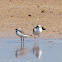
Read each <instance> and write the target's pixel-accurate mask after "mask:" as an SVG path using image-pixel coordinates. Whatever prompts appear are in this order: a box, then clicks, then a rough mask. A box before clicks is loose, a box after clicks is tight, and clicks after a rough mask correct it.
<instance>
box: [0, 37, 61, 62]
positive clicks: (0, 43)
mask: <svg viewBox="0 0 62 62" xmlns="http://www.w3.org/2000/svg"><path fill="white" fill-rule="evenodd" d="M18 50H19V53H20V52H21V53H20V55H21V56H19V57H17V56H16V52H17V51H18ZM19 53H18V54H19ZM22 61H23V62H35V61H36V62H62V40H59V39H47V40H46V39H39V42H38V45H36V44H35V42H34V39H25V43H24V48H23V49H21V40H20V38H18V39H0V62H22Z"/></svg>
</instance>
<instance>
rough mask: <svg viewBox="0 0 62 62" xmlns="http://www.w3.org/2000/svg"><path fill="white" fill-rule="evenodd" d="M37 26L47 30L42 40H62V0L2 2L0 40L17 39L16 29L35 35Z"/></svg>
mask: <svg viewBox="0 0 62 62" xmlns="http://www.w3.org/2000/svg"><path fill="white" fill-rule="evenodd" d="M37 24H40V25H41V26H44V27H45V28H46V30H45V31H43V33H41V34H40V38H61V39H62V0H48V1H46V0H5V1H4V0H1V1H0V38H17V37H18V36H16V34H15V28H20V27H21V28H22V29H23V30H24V31H25V33H27V34H30V35H33V34H32V31H33V27H35V26H36V25H37Z"/></svg>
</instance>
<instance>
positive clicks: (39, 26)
mask: <svg viewBox="0 0 62 62" xmlns="http://www.w3.org/2000/svg"><path fill="white" fill-rule="evenodd" d="M37 27H38V28H42V30H46V29H45V28H44V27H43V26H41V25H37Z"/></svg>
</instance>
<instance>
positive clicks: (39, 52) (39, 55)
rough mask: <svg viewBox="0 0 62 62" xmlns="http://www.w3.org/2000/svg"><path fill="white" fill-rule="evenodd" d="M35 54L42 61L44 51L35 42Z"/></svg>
mask: <svg viewBox="0 0 62 62" xmlns="http://www.w3.org/2000/svg"><path fill="white" fill-rule="evenodd" d="M33 54H34V55H35V56H36V57H37V58H38V59H40V57H41V55H42V50H41V49H40V47H39V45H38V44H36V42H34V46H33Z"/></svg>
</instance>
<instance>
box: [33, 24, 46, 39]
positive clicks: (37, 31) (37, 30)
mask: <svg viewBox="0 0 62 62" xmlns="http://www.w3.org/2000/svg"><path fill="white" fill-rule="evenodd" d="M42 30H46V29H45V28H44V27H43V26H42V27H41V25H37V26H36V27H34V28H33V34H34V35H35V40H36V38H37V37H36V36H38V38H39V35H40V33H41V32H42ZM37 40H38V39H37Z"/></svg>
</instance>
